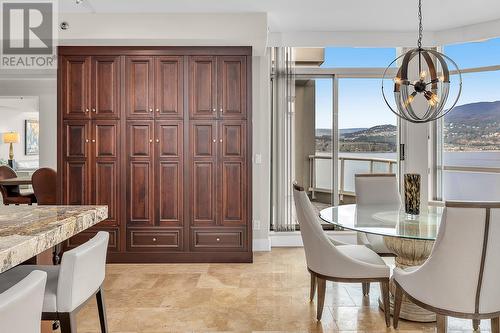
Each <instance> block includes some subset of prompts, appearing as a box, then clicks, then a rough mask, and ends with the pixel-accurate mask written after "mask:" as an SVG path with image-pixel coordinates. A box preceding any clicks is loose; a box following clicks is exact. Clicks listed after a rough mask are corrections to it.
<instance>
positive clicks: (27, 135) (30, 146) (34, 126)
mask: <svg viewBox="0 0 500 333" xmlns="http://www.w3.org/2000/svg"><path fill="white" fill-rule="evenodd" d="M24 125H25V126H24V127H25V131H24V154H25V155H38V153H39V138H40V127H39V124H38V120H37V119H26V120H25V121H24Z"/></svg>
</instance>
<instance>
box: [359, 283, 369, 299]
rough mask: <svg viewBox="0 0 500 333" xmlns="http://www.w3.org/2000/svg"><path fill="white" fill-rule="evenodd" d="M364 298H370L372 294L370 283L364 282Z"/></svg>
mask: <svg viewBox="0 0 500 333" xmlns="http://www.w3.org/2000/svg"><path fill="white" fill-rule="evenodd" d="M361 285H362V286H363V296H368V295H369V294H370V282H363V283H362V284H361Z"/></svg>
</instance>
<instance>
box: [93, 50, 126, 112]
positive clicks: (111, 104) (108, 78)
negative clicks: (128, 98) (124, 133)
mask: <svg viewBox="0 0 500 333" xmlns="http://www.w3.org/2000/svg"><path fill="white" fill-rule="evenodd" d="M120 88H121V80H120V57H119V56H95V57H92V76H91V89H90V90H91V94H90V96H91V98H90V108H91V109H90V111H91V115H92V118H114V119H116V118H119V117H120Z"/></svg>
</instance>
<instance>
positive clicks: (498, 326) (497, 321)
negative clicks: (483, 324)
mask: <svg viewBox="0 0 500 333" xmlns="http://www.w3.org/2000/svg"><path fill="white" fill-rule="evenodd" d="M491 333H500V317H496V318H491Z"/></svg>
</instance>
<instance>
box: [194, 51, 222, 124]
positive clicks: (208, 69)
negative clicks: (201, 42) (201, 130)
mask: <svg viewBox="0 0 500 333" xmlns="http://www.w3.org/2000/svg"><path fill="white" fill-rule="evenodd" d="M216 79H217V78H216V58H215V57H213V56H193V57H189V114H190V116H191V118H195V119H196V118H215V117H217V105H216V103H217V101H216V95H217V93H216Z"/></svg>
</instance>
